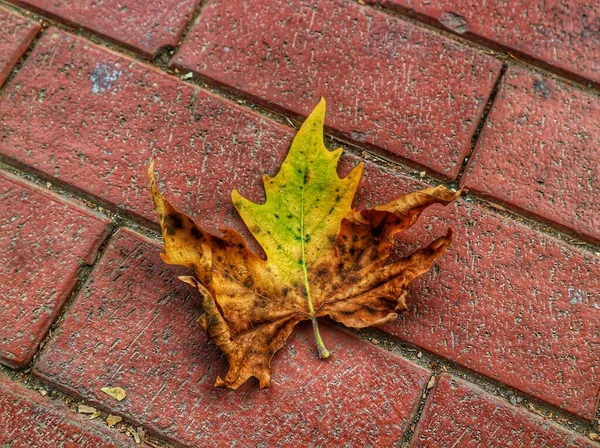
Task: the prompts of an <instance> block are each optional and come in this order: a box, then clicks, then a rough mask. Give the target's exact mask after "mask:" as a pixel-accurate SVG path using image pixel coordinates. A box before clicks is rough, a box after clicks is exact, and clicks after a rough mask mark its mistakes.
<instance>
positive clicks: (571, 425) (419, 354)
mask: <svg viewBox="0 0 600 448" xmlns="http://www.w3.org/2000/svg"><path fill="white" fill-rule="evenodd" d="M333 326H339V324H337V323H334V325H333ZM340 328H343V329H344V330H345V331H348V329H346V328H345V327H340ZM353 331H354V333H355V334H358V335H359V336H360V337H361V338H362V339H364V340H368V341H371V342H372V341H373V340H377V341H378V344H377V346H378V347H381V348H383V349H385V350H387V351H389V352H391V353H394V354H396V355H398V356H400V357H402V358H404V359H406V360H408V361H410V362H412V363H413V364H417V365H419V366H421V367H424V368H426V369H428V370H431V371H432V375H434V376H435V377H436V381H437V377H438V376H439V375H440V374H442V373H448V374H450V375H452V376H454V377H457V378H460V379H462V380H465V381H467V382H468V383H471V384H474V385H475V386H478V387H479V388H480V389H483V390H484V391H485V392H487V393H489V394H490V395H492V396H493V397H495V398H498V399H500V401H502V402H504V403H505V404H506V405H508V406H512V407H514V408H523V409H525V410H526V411H527V412H528V413H529V414H531V415H534V416H537V417H539V418H542V419H544V420H546V421H552V422H554V423H555V424H557V425H558V426H560V427H562V428H564V429H566V430H569V431H574V432H577V433H579V434H581V435H582V436H584V437H586V438H587V435H588V434H589V433H590V432H594V431H595V428H594V426H595V424H596V423H595V422H594V421H588V420H586V419H584V418H583V417H581V416H579V415H576V414H574V413H572V412H569V411H566V410H564V409H562V408H559V407H558V406H556V405H553V404H551V403H548V402H545V401H543V400H542V399H540V398H537V397H535V396H533V395H531V394H528V393H526V392H523V391H521V390H519V389H516V388H514V387H512V386H510V385H508V384H506V383H502V382H501V381H499V380H495V379H493V378H491V377H488V376H485V375H483V374H481V373H478V372H476V371H474V370H471V369H469V368H467V367H465V366H463V365H461V364H459V363H457V362H455V361H451V360H449V359H447V358H444V357H442V356H440V355H437V354H435V353H433V352H431V351H429V350H427V349H424V348H422V347H419V346H417V345H415V344H412V343H410V342H407V341H403V340H402V339H400V338H398V337H396V336H394V335H391V334H389V333H386V332H384V331H383V330H380V329H378V328H364V329H360V330H353ZM432 390H434V389H432ZM511 399H512V401H511ZM515 402H516V404H514V403H515Z"/></svg>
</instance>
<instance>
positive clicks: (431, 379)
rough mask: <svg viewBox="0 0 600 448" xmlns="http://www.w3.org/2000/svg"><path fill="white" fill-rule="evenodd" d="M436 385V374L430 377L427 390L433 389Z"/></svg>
mask: <svg viewBox="0 0 600 448" xmlns="http://www.w3.org/2000/svg"><path fill="white" fill-rule="evenodd" d="M434 385H435V375H432V376H431V378H429V382H428V383H427V390H430V389H432V388H433V386H434Z"/></svg>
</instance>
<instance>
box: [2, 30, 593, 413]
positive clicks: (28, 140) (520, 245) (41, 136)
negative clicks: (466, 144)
mask: <svg viewBox="0 0 600 448" xmlns="http://www.w3.org/2000/svg"><path fill="white" fill-rule="evenodd" d="M52 54H54V58H53V59H52V63H51V64H49V62H50V58H51V56H52ZM99 61H102V63H103V64H107V66H108V67H111V70H114V68H113V67H117V68H118V69H119V70H124V72H123V75H122V76H121V77H120V78H119V80H118V82H117V83H115V84H111V87H110V88H108V90H105V91H104V92H101V93H102V94H98V95H93V96H91V98H92V101H90V100H89V98H90V95H91V94H90V91H91V89H92V83H91V82H90V80H89V74H90V72H91V70H92V69H93V67H95V66H96V64H97V63H98V62H99ZM28 63H30V64H29V65H27V64H26V66H25V68H26V70H27V73H28V76H27V77H25V76H24V75H23V76H21V77H19V76H17V77H16V78H15V79H14V80H13V82H12V83H11V85H9V86H7V90H6V92H5V95H4V101H3V103H1V104H0V111H6V113H3V114H1V113H0V114H1V115H0V117H1V118H0V126H2V131H3V132H4V134H5V138H4V140H2V141H1V142H0V145H1V146H0V148H1V150H2V151H3V152H4V153H5V154H8V155H9V156H11V157H12V158H13V159H15V160H18V161H19V162H20V163H23V164H28V165H32V166H34V167H35V168H36V169H38V170H40V171H42V172H44V173H46V174H47V175H49V176H56V177H58V179H60V180H61V181H63V182H66V183H68V184H70V185H73V186H74V187H77V188H80V189H83V190H85V191H87V192H88V193H90V194H93V195H95V196H96V197H98V198H101V199H102V200H103V201H106V202H109V203H112V204H116V205H117V206H119V207H121V208H123V209H125V210H128V211H131V212H133V213H135V214H137V215H140V216H144V217H146V218H148V219H153V220H154V219H155V216H154V212H153V208H152V204H151V200H150V197H149V194H148V192H147V191H146V186H145V175H146V174H145V170H146V169H145V164H146V162H147V161H148V160H149V158H150V156H151V154H152V152H154V154H155V155H156V156H157V166H158V169H159V171H160V173H161V176H160V177H161V178H162V179H166V180H167V183H166V187H167V188H166V190H167V193H168V195H169V197H170V198H172V199H173V201H174V202H175V203H177V205H179V206H181V207H182V208H183V209H185V210H187V211H188V212H189V213H190V214H191V215H192V216H195V217H197V218H198V219H199V221H200V222H202V224H203V225H204V226H206V227H207V228H210V229H211V230H216V229H218V227H219V226H220V224H221V223H223V222H224V223H226V224H227V225H230V226H233V227H235V228H236V229H238V230H240V231H243V227H242V225H241V224H240V221H239V219H238V217H237V215H236V214H235V212H234V210H233V208H232V207H231V202H230V199H229V193H230V191H231V190H232V189H233V188H240V189H241V191H242V193H243V194H244V195H248V196H250V197H251V198H252V199H253V200H260V199H261V197H262V186H261V184H260V182H261V179H260V175H261V174H262V173H264V172H267V173H269V174H270V175H274V174H275V173H276V172H277V169H278V166H279V164H280V163H281V160H282V158H283V155H284V154H285V152H286V151H287V148H288V146H289V143H290V141H291V137H292V135H293V132H292V130H290V129H287V128H284V127H282V126H280V125H277V124H275V123H273V122H272V121H269V120H266V119H263V118H260V117H258V116H257V115H255V114H253V113H251V112H247V111H243V110H242V109H239V108H238V107H236V106H233V105H231V104H230V103H228V102H225V101H222V100H219V99H216V98H215V97H213V96H211V95H209V94H207V93H205V92H204V91H202V90H199V89H195V88H193V87H191V86H188V85H185V84H183V83H180V82H179V81H177V80H175V79H174V78H171V77H167V76H164V75H161V74H159V73H157V72H155V71H153V70H151V69H148V68H147V67H145V66H143V65H140V64H137V63H132V62H131V61H130V60H128V59H124V58H122V57H120V56H117V55H115V54H113V53H110V52H107V51H106V50H103V49H98V48H97V47H95V46H93V45H90V44H88V43H86V42H84V41H81V40H79V39H75V38H73V37H72V36H69V35H66V34H64V33H60V32H53V31H51V30H50V32H49V33H48V36H44V37H43V38H42V39H41V40H40V42H39V45H37V46H36V49H35V51H34V52H33V53H32V55H31V57H30V58H29V61H28ZM117 64H118V65H117ZM65 65H68V66H69V67H71V68H70V72H69V74H66V73H63V72H62V71H64V69H62V67H64V66H65ZM48 67H49V68H48ZM61 70H62V71H61ZM80 71H81V75H79V76H77V73H78V72H80ZM107 87H108V86H107ZM42 88H47V89H49V90H48V92H49V94H48V95H47V97H46V98H47V99H48V98H50V99H51V101H48V100H46V101H44V102H42V103H39V102H38V101H37V98H38V95H39V92H40V89H42ZM61 89H62V90H61ZM65 92H66V93H65ZM155 95H156V96H155ZM138 105H139V108H138ZM115 107H118V109H117V110H115ZM330 108H332V107H331V103H330ZM196 120H198V121H196ZM84 122H85V124H83V123H84ZM38 148H41V149H42V150H40V149H38ZM353 163H355V162H353ZM367 167H368V171H369V173H368V174H367V176H366V180H364V181H363V185H364V186H365V187H366V190H365V191H364V192H363V193H362V194H361V196H360V197H361V198H362V199H359V203H360V204H369V205H376V204H377V203H378V202H381V201H383V200H386V199H387V200H389V199H392V198H393V197H396V196H398V195H399V194H401V193H403V192H405V191H408V190H410V189H414V188H422V187H423V184H420V183H418V182H414V181H409V180H407V179H406V178H405V177H402V176H401V175H398V174H391V173H387V174H385V175H381V174H380V175H378V174H377V173H378V171H379V169H378V168H377V167H375V166H373V165H370V164H369V165H367ZM197 179H200V181H199V182H198V181H197ZM436 214H439V217H438V218H435V215H436ZM426 216H428V217H429V218H424V219H423V220H422V221H421V222H422V223H423V225H426V224H427V222H428V220H431V219H434V221H435V226H434V225H428V227H427V228H428V229H429V230H428V231H427V232H423V233H421V234H418V232H416V234H415V232H411V233H409V234H407V235H406V238H405V241H406V242H407V243H411V241H412V243H414V241H415V238H419V239H420V240H421V241H425V240H427V239H431V238H433V236H439V235H441V234H443V233H445V231H446V228H447V226H448V225H452V227H454V229H455V231H456V232H457V239H456V242H455V245H454V248H453V249H451V252H450V253H449V254H447V256H446V257H445V258H443V259H442V260H441V261H440V264H439V267H440V272H439V273H437V275H434V274H436V273H432V274H428V276H427V277H426V278H423V279H422V280H419V281H418V282H417V283H416V284H415V286H414V288H413V290H412V296H411V297H412V298H411V299H410V300H412V304H414V306H415V307H416V309H415V310H413V311H412V314H411V312H409V313H408V314H405V315H404V317H403V319H404V320H401V322H406V320H407V318H408V317H409V316H410V319H408V322H407V323H406V325H407V328H408V327H410V328H411V330H410V331H408V330H406V331H405V330H403V329H402V327H401V326H400V325H394V326H389V327H388V328H387V329H388V331H390V332H392V333H394V334H396V335H398V336H401V337H404V338H406V339H408V340H411V341H413V342H414V343H416V344H421V345H422V346H423V347H425V348H427V347H429V348H430V349H431V350H432V351H435V352H437V353H440V354H441V355H442V356H445V357H447V358H449V359H453V360H454V361H456V362H458V363H461V364H463V365H465V366H467V367H469V368H472V369H473V370H477V371H480V372H482V373H484V374H486V375H488V376H490V377H493V378H496V379H499V380H500V381H506V382H508V383H509V384H511V385H513V386H515V387H520V388H521V389H523V390H525V391H528V392H529V393H532V394H534V395H536V396H539V397H541V398H543V399H546V400H548V401H550V402H552V403H555V404H557V405H559V406H562V407H566V408H567V409H573V410H574V412H579V413H582V415H584V416H586V418H589V417H590V415H591V414H592V413H593V407H594V404H595V400H596V396H597V394H598V383H599V381H598V375H597V373H594V371H593V369H592V367H593V363H594V360H595V359H598V356H599V355H600V354H599V351H598V350H599V347H598V345H597V344H596V345H594V344H593V343H592V342H590V341H594V340H597V339H598V335H597V333H594V331H595V330H594V329H593V328H594V325H596V328H598V327H599V325H598V320H599V317H598V312H599V310H598V308H596V307H595V305H598V303H596V304H595V303H594V302H598V301H597V299H594V297H595V296H594V295H593V294H594V291H597V290H598V289H599V285H598V283H597V280H595V277H594V276H596V277H600V275H598V274H599V273H598V260H597V259H592V258H590V257H589V256H586V255H584V254H583V253H582V252H580V251H579V250H575V249H573V248H570V247H568V246H565V245H563V244H562V243H560V242H557V241H555V240H553V239H551V238H548V237H545V236H543V235H539V234H538V233H536V232H533V231H531V230H529V229H527V228H525V227H523V226H522V225H520V224H518V223H513V222H511V221H509V220H506V219H504V218H501V217H499V216H496V215H494V214H489V213H487V212H485V211H482V210H480V209H479V208H477V207H473V206H472V205H469V204H466V203H464V202H461V204H460V205H459V206H458V208H457V209H455V208H453V207H450V208H446V209H442V208H439V207H435V208H433V209H432V210H431V211H429V212H427V215H426ZM467 226H471V227H467ZM473 226H475V227H473ZM417 227H420V225H419V226H417ZM415 231H416V229H415ZM504 232H506V234H505V233H504ZM246 233H247V232H246ZM411 235H412V236H411ZM494 238H495V239H497V240H498V242H497V243H496V245H493V244H492V243H493V242H494V241H493V239H494ZM413 245H414V244H413ZM540 254H543V255H544V256H548V257H549V258H548V259H538V257H539V256H540ZM513 255H514V259H512V258H511V257H512V256H513ZM472 263H475V264H474V265H473V267H471V266H472ZM519 263H524V265H525V267H526V268H527V271H524V270H523V269H521V267H520V265H519ZM578 263H579V264H578ZM536 270H537V271H536ZM552 270H554V271H555V272H556V274H552ZM538 271H539V272H538ZM509 281H510V282H511V283H508V282H509ZM569 281H571V283H568V282H569ZM436 282H437V283H436ZM512 282H514V284H513V283H512ZM552 282H554V283H552ZM570 287H573V289H572V290H570V289H569V288H570ZM534 288H537V290H536V289H534ZM594 288H596V289H594ZM579 290H581V292H579ZM569 294H571V296H569ZM580 294H581V296H580ZM586 294H587V295H586ZM477 297H482V298H483V299H482V300H483V301H482V304H480V305H478V307H479V306H480V307H481V308H478V307H475V306H474V305H471V304H470V303H473V302H474V301H475V300H476V299H477ZM549 297H552V298H553V300H552V301H549V300H548V298H549ZM579 297H581V299H582V303H581V304H578V303H576V304H575V305H571V304H570V303H569V302H570V300H572V299H576V302H577V301H578V300H579ZM524 299H525V301H524V302H522V300H524ZM554 299H556V300H554ZM584 299H585V300H584ZM455 302H459V307H456V306H455V305H454V303H455ZM529 302H531V303H532V305H531V306H529ZM550 305H552V306H553V308H552V310H551V309H550V308H549V307H550ZM472 310H474V311H473V312H472ZM456 311H460V312H459V313H458V314H456ZM551 311H552V312H551ZM415 313H416V314H415ZM519 313H522V316H519ZM553 313H554V314H553ZM490 316H491V317H492V318H494V319H498V322H499V324H496V322H493V321H491V319H490V318H489V317H490ZM540 316H541V317H540ZM517 318H519V319H522V321H521V323H519V324H517V323H516V322H515V319H517ZM439 322H441V324H439V328H437V326H438V323H439ZM434 326H436V331H435V332H434V331H433V330H432V328H433V327H434ZM569 327H572V328H573V329H570V328H569ZM486 331H487V332H488V333H486ZM556 331H560V332H559V333H558V334H559V336H560V337H563V338H564V340H561V341H557V340H556V339H554V338H555V337H556V336H554V335H555V333H556ZM578 331H579V333H578ZM412 333H414V336H412ZM452 334H454V337H455V338H456V337H460V338H461V339H460V340H461V341H465V344H467V345H465V346H464V350H463V348H460V347H459V349H457V350H455V349H454V348H453V347H451V346H450V345H449V344H448V341H450V340H451V339H452ZM507 338H508V339H507ZM505 340H508V341H510V342H511V346H510V347H509V348H507V347H505V346H504V343H505ZM461 343H462V342H461ZM540 344H542V348H543V350H542V349H540V350H541V351H540V353H539V354H537V353H536V351H537V350H538V347H539V346H540ZM461 347H462V346H461ZM487 352H489V353H490V356H488V355H486V353H487ZM492 354H493V355H492ZM555 356H556V359H559V360H561V361H555V360H554V359H555V358H554V357H555ZM573 359H574V360H575V362H574V363H571V364H569V362H568V361H565V360H573ZM559 375H564V381H563V379H561V378H560V376H559Z"/></svg>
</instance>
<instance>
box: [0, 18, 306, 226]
mask: <svg viewBox="0 0 600 448" xmlns="http://www.w3.org/2000/svg"><path fill="white" fill-rule="evenodd" d="M94 73H96V74H97V75H94ZM293 135H294V131H293V130H292V129H289V128H285V127H283V126H281V125H278V124H276V123H274V122H273V121H270V120H265V119H264V118H261V117H259V116H258V115H256V114H254V113H252V112H248V111H244V110H242V109H241V108H239V107H237V106H235V105H233V104H232V103H230V102H227V101H223V100H221V99H218V98H216V97H214V96H213V95H211V94H209V93H207V92H206V91H204V90H201V89H198V88H195V87H193V86H190V85H188V84H184V83H182V82H180V81H179V80H177V79H176V78H174V77H170V76H165V75H163V74H161V73H159V72H158V71H156V70H153V69H152V68H149V67H147V66H145V65H143V64H139V63H136V62H134V61H132V60H131V59H127V58H124V57H122V56H120V55H118V54H116V53H113V52H110V51H107V50H105V49H103V48H100V47H97V46H95V45H92V44H90V43H89V42H86V41H84V40H82V39H79V38H76V37H74V36H71V35H69V34H66V33H63V32H61V31H58V30H53V29H49V30H47V32H46V33H45V35H44V36H43V37H42V38H41V39H40V41H39V42H38V45H36V48H35V49H34V51H33V52H32V54H31V55H30V57H29V58H28V60H27V61H26V63H25V65H24V66H23V70H22V71H21V72H20V73H19V74H18V75H17V76H16V77H15V79H14V80H13V81H12V82H11V83H10V84H9V85H8V86H7V88H6V91H5V94H4V95H3V97H2V98H0V136H1V137H0V152H1V153H2V154H4V155H5V156H8V157H9V158H11V159H13V160H14V161H17V162H18V163H20V164H23V165H27V166H31V167H34V168H35V169H37V170H39V171H41V172H42V173H44V174H45V175H47V176H53V177H55V178H57V179H59V180H60V181H62V182H64V183H67V184H69V185H70V186H72V187H75V188H77V189H80V190H84V191H86V192H88V193H90V194H92V195H94V196H96V197H97V198H100V199H101V200H102V201H105V202H108V203H110V204H113V205H115V206H117V207H119V208H121V209H124V210H127V211H129V212H131V213H134V214H136V215H138V216H142V217H144V218H146V219H148V220H153V221H155V220H156V213H155V212H154V206H153V204H152V200H151V198H150V195H149V193H148V183H147V177H146V170H147V164H148V162H149V161H150V159H151V157H152V156H155V157H156V159H157V162H156V166H157V169H158V170H159V172H160V178H162V179H168V181H167V186H166V187H167V188H166V191H167V192H168V193H169V194H170V197H173V198H175V202H176V203H177V204H178V205H180V206H182V207H183V208H184V209H186V210H188V211H189V212H190V213H193V214H194V215H195V216H198V215H200V213H199V211H201V210H210V213H208V214H207V213H202V218H203V219H204V221H205V222H204V223H205V225H207V228H210V229H211V230H217V229H218V227H219V225H220V224H221V223H223V222H225V223H226V224H228V225H233V226H237V227H238V228H239V227H241V225H240V222H241V221H240V220H239V218H238V217H237V213H236V212H235V210H234V208H233V206H232V205H231V200H230V193H231V190H233V189H234V188H240V187H241V192H242V193H243V194H245V195H249V196H250V197H252V198H254V199H260V197H262V195H263V193H262V192H263V189H262V180H261V175H262V173H263V172H265V171H267V170H276V169H277V167H278V166H279V165H280V164H281V161H282V160H283V157H284V155H285V153H286V152H287V149H288V148H289V145H290V143H291V140H292V137H293ZM275 172H276V171H275ZM275 172H273V173H272V174H275ZM198 179H200V180H201V181H200V182H198Z"/></svg>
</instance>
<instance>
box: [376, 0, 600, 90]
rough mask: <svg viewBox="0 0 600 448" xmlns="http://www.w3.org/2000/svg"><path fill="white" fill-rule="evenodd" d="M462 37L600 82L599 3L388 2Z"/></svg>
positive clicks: (537, 0) (498, 0) (542, 0)
mask: <svg viewBox="0 0 600 448" xmlns="http://www.w3.org/2000/svg"><path fill="white" fill-rule="evenodd" d="M381 3H382V4H383V6H384V7H387V8H396V9H401V10H403V11H406V12H410V13H417V14H420V15H425V16H428V17H430V18H431V19H432V20H434V21H436V22H438V23H439V25H441V26H443V27H445V28H447V29H449V30H452V31H454V32H455V33H457V34H460V35H465V34H466V35H470V36H473V37H476V38H482V39H484V40H486V41H489V42H493V43H496V44H499V45H501V46H503V47H506V48H508V49H510V50H515V51H517V52H520V53H522V54H524V55H527V56H529V57H531V58H532V59H537V60H539V61H541V62H543V63H545V64H549V65H551V66H554V67H556V68H558V69H561V70H564V71H567V72H570V73H573V74H575V75H578V76H580V77H584V78H586V79H589V80H592V81H594V82H595V83H600V47H599V46H598V32H599V30H600V28H599V25H598V24H599V23H600V9H599V8H598V4H597V3H596V2H594V1H589V2H588V1H547V0H528V1H516V2H515V1H506V0H489V1H484V2H481V1H478V2H467V1H463V0H444V1H442V0H432V1H421V0H383V1H382V2H381Z"/></svg>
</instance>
